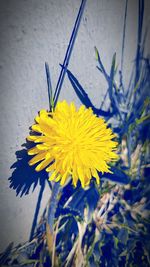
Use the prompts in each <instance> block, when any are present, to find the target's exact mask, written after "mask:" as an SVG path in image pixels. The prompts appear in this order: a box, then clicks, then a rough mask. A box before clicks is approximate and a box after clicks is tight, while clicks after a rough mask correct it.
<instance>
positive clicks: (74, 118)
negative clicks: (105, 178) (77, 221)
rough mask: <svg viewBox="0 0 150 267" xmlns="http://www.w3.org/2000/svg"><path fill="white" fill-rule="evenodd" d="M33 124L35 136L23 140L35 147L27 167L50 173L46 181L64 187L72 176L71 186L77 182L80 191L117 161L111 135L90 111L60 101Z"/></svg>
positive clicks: (109, 130)
mask: <svg viewBox="0 0 150 267" xmlns="http://www.w3.org/2000/svg"><path fill="white" fill-rule="evenodd" d="M35 121H36V124H34V125H33V126H32V130H33V132H35V133H38V134H34V135H30V136H29V137H27V139H28V140H29V141H33V142H34V143H35V144H36V146H35V147H33V148H31V149H29V150H28V154H29V155H34V157H33V158H32V159H31V160H30V161H29V165H31V166H32V165H34V164H37V166H36V168H35V170H36V171H41V170H43V169H46V171H47V172H51V176H50V178H49V179H50V180H53V181H56V182H57V181H60V184H61V185H64V184H65V182H66V180H67V179H68V178H69V177H72V181H73V185H74V186H76V184H77V181H78V180H80V181H81V185H82V187H83V188H84V187H85V186H87V185H88V184H89V183H90V180H91V179H92V177H94V178H96V181H97V183H98V184H99V182H100V178H99V175H98V172H102V173H104V172H110V170H109V168H110V167H109V165H108V164H109V163H110V162H111V161H114V160H117V159H118V155H117V154H116V148H117V142H115V141H114V140H113V138H114V137H115V135H114V134H113V133H112V130H111V129H110V128H108V127H107V124H106V122H105V121H104V119H103V118H99V117H97V116H96V115H94V114H93V111H92V109H91V108H88V109H87V108H85V106H83V105H82V106H81V107H80V108H79V109H77V108H76V107H75V105H74V103H71V104H70V105H69V104H68V103H67V102H66V101H62V102H58V103H57V106H56V108H55V110H54V111H53V112H47V111H46V110H41V111H40V113H39V115H38V116H37V117H36V118H35Z"/></svg>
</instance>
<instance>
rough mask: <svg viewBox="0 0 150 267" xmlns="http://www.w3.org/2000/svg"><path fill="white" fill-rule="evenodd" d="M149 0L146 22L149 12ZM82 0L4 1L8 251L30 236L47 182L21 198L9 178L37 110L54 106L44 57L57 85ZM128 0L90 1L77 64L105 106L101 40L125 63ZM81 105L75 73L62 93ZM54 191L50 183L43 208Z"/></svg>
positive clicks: (0, 92) (1, 78) (3, 212)
mask: <svg viewBox="0 0 150 267" xmlns="http://www.w3.org/2000/svg"><path fill="white" fill-rule="evenodd" d="M148 2H149V1H146V5H147V8H146V12H147V14H146V20H147V17H148ZM137 3H138V1H137V0H135V1H134V0H133V1H132V0H130V1H129V8H128V21H127V31H126V43H125V45H126V47H125V67H124V71H125V76H124V77H125V83H126V84H127V83H128V80H129V74H130V71H131V67H132V63H133V59H134V55H135V48H136V27H137V18H138V17H137ZM79 4H80V1H79V0H55V1H54V0H53V1H52V0H44V1H40V0H1V1H0V33H1V38H0V106H1V116H0V120H1V127H0V134H1V149H0V162H1V164H0V167H1V179H0V188H1V190H0V218H1V219H0V250H2V249H4V248H5V246H6V245H7V244H8V242H10V241H14V242H15V243H18V242H23V241H25V240H27V239H28V236H29V233H30V227H31V223H32V219H33V215H34V209H35V205H36V199H37V196H38V192H39V187H37V188H36V190H35V192H34V193H33V194H30V195H28V196H25V197H23V198H20V197H16V194H15V191H13V190H12V189H10V188H9V182H8V177H10V175H11V172H12V170H11V169H10V166H11V165H12V164H13V163H14V162H15V160H16V157H15V151H16V150H20V149H21V144H23V143H24V141H25V138H26V136H27V135H28V132H29V126H30V125H31V124H32V123H33V119H34V117H35V116H36V114H37V112H38V111H39V110H40V109H42V108H48V97H47V85H46V78H45V70H44V62H45V61H48V62H49V66H50V71H51V76H52V83H53V87H55V85H56V82H57V78H58V75H59V72H60V67H59V63H62V62H63V58H64V54H65V51H66V48H67V44H68V41H69V37H70V34H71V30H72V27H73V24H74V21H75V17H76V14H77V12H78V8H79ZM124 8H125V0H105V1H104V0H102V1H100V0H87V5H86V9H85V13H84V16H83V20H82V23H81V27H80V31H79V34H78V37H77V40H76V44H75V47H74V51H73V54H72V58H71V62H70V66H69V67H70V69H71V70H72V71H73V73H74V74H75V75H76V76H77V78H78V79H79V81H80V82H81V84H82V85H83V86H84V87H85V88H86V90H87V92H88V94H89V96H90V98H91V100H92V101H93V103H94V104H95V105H96V106H97V107H98V106H99V105H100V102H101V99H102V96H103V95H104V94H105V90H106V83H105V81H104V78H103V77H102V76H101V75H100V73H99V72H98V70H96V61H95V54H94V46H97V48H98V50H99V52H100V54H101V58H102V60H103V62H104V64H105V66H106V69H107V70H108V71H109V69H110V64H111V58H112V55H113V53H114V52H117V63H118V64H120V56H121V45H122V29H123V18H124ZM64 98H66V99H67V100H69V101H71V100H74V101H75V102H76V103H77V105H79V104H80V102H79V100H78V99H77V97H76V95H75V93H74V92H73V89H72V87H71V86H70V83H69V81H68V80H67V77H66V79H65V82H64V86H63V88H62V92H61V95H60V99H64ZM49 196H50V192H49V189H48V188H46V189H45V192H44V198H43V201H42V207H44V206H45V204H46V203H47V201H48V199H49Z"/></svg>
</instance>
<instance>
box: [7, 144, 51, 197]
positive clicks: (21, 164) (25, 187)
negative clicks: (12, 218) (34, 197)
mask: <svg viewBox="0 0 150 267" xmlns="http://www.w3.org/2000/svg"><path fill="white" fill-rule="evenodd" d="M22 147H23V149H21V150H19V151H16V158H17V160H16V162H15V163H14V164H13V165H12V166H11V167H10V168H11V169H13V172H12V175H11V177H9V179H8V180H9V182H10V188H12V189H14V190H15V191H16V196H18V195H20V197H22V196H23V195H27V194H29V192H30V190H32V192H33V191H34V190H35V188H36V186H37V185H38V184H39V185H40V186H42V185H43V184H44V183H45V180H47V179H48V174H47V173H46V171H45V170H43V171H41V172H36V171H35V166H29V164H28V161H29V160H30V158H31V157H30V156H29V155H28V154H27V149H28V148H30V147H31V144H29V143H28V142H27V143H25V144H23V145H22Z"/></svg>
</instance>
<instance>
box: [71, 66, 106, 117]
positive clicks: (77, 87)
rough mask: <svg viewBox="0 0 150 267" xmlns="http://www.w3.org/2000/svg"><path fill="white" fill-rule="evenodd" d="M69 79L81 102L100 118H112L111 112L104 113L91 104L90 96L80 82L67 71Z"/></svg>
mask: <svg viewBox="0 0 150 267" xmlns="http://www.w3.org/2000/svg"><path fill="white" fill-rule="evenodd" d="M67 74H68V78H69V80H70V82H71V84H72V86H73V88H74V90H75V92H76V94H77V96H78V97H79V99H80V100H81V102H82V103H83V104H84V105H85V106H86V107H87V108H89V107H91V108H92V110H93V112H94V113H95V114H96V115H98V116H104V117H110V116H111V113H110V112H109V111H104V110H102V109H97V108H96V107H95V106H94V105H93V104H92V102H91V100H90V99H89V97H88V94H87V93H86V91H85V90H84V89H83V87H82V86H81V85H80V83H79V81H78V80H77V79H76V78H75V76H74V75H73V74H72V73H71V72H70V71H69V70H67Z"/></svg>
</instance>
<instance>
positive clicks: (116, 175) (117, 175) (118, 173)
mask: <svg viewBox="0 0 150 267" xmlns="http://www.w3.org/2000/svg"><path fill="white" fill-rule="evenodd" d="M111 171H112V172H113V173H104V174H103V176H102V179H108V180H110V181H112V182H115V183H119V184H128V183H129V181H130V177H129V176H128V175H127V174H126V173H125V172H123V171H122V170H121V169H118V168H116V167H111ZM100 176H101V174H100Z"/></svg>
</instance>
